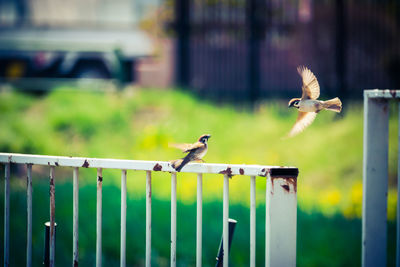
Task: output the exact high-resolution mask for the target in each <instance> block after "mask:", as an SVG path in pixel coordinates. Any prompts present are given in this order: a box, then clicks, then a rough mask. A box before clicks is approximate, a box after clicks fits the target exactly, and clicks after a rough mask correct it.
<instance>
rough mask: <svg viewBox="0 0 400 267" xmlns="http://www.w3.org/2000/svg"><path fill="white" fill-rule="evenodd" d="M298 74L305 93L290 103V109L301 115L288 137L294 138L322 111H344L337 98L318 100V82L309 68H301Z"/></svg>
mask: <svg viewBox="0 0 400 267" xmlns="http://www.w3.org/2000/svg"><path fill="white" fill-rule="evenodd" d="M297 72H298V73H299V75H300V76H301V79H302V82H303V85H302V87H301V89H302V91H303V93H302V96H301V98H293V99H291V100H290V101H289V104H288V107H295V108H297V109H298V110H299V115H298V116H297V120H296V122H295V124H294V125H293V127H292V129H291V130H290V132H289V134H288V137H293V136H295V135H297V134H298V133H300V132H302V131H303V130H304V129H305V128H307V127H308V126H309V125H310V124H311V123H312V122H313V121H314V119H315V117H316V116H317V113H318V112H320V111H321V110H324V109H327V110H331V111H334V112H340V111H341V110H342V102H341V101H340V99H339V98H337V97H336V98H334V99H331V100H327V101H322V100H317V98H318V97H319V93H320V88H319V84H318V80H317V78H316V77H315V75H314V73H312V72H311V71H310V70H309V69H308V68H307V67H304V66H299V67H298V68H297Z"/></svg>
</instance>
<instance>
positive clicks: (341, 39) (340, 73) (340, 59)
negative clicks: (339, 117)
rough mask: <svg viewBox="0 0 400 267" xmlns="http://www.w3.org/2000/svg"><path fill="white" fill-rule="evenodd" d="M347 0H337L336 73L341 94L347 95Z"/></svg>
mask: <svg viewBox="0 0 400 267" xmlns="http://www.w3.org/2000/svg"><path fill="white" fill-rule="evenodd" d="M346 3H347V1H345V0H336V74H337V79H338V82H337V87H338V93H339V95H341V96H346V95H347V93H348V92H347V82H346V73H347V68H346V67H347V60H346V48H347V30H346V26H347V10H346Z"/></svg>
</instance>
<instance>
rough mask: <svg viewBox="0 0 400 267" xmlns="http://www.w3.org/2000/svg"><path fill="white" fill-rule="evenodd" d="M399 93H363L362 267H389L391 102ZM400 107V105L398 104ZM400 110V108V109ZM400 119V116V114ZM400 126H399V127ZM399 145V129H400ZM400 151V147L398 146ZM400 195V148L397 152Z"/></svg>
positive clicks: (399, 239)
mask: <svg viewBox="0 0 400 267" xmlns="http://www.w3.org/2000/svg"><path fill="white" fill-rule="evenodd" d="M390 99H397V100H399V99H400V90H365V91H364V155H363V209H362V212H363V213H362V266H364V267H374V266H386V244H387V214H386V212H387V192H388V145H389V144H388V139H389V105H388V104H389V100H390ZM399 107H400V105H399ZM399 110H400V108H399ZM399 119H400V113H399ZM399 125H400V124H399ZM399 144H400V128H399ZM399 148H400V147H399ZM398 153H399V159H398V191H397V192H398V194H399V193H400V149H399V151H398ZM396 266H397V267H400V205H399V202H398V203H397V250H396Z"/></svg>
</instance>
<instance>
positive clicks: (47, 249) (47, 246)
mask: <svg viewBox="0 0 400 267" xmlns="http://www.w3.org/2000/svg"><path fill="white" fill-rule="evenodd" d="M56 226H57V224H56V223H54V240H56V236H55V235H56V229H57V227H56ZM44 228H45V229H44V253H43V265H44V266H46V267H48V266H50V222H45V223H44Z"/></svg>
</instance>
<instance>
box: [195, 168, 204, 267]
mask: <svg viewBox="0 0 400 267" xmlns="http://www.w3.org/2000/svg"><path fill="white" fill-rule="evenodd" d="M202 248H203V174H201V173H198V174H197V223H196V267H201V266H202Z"/></svg>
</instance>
